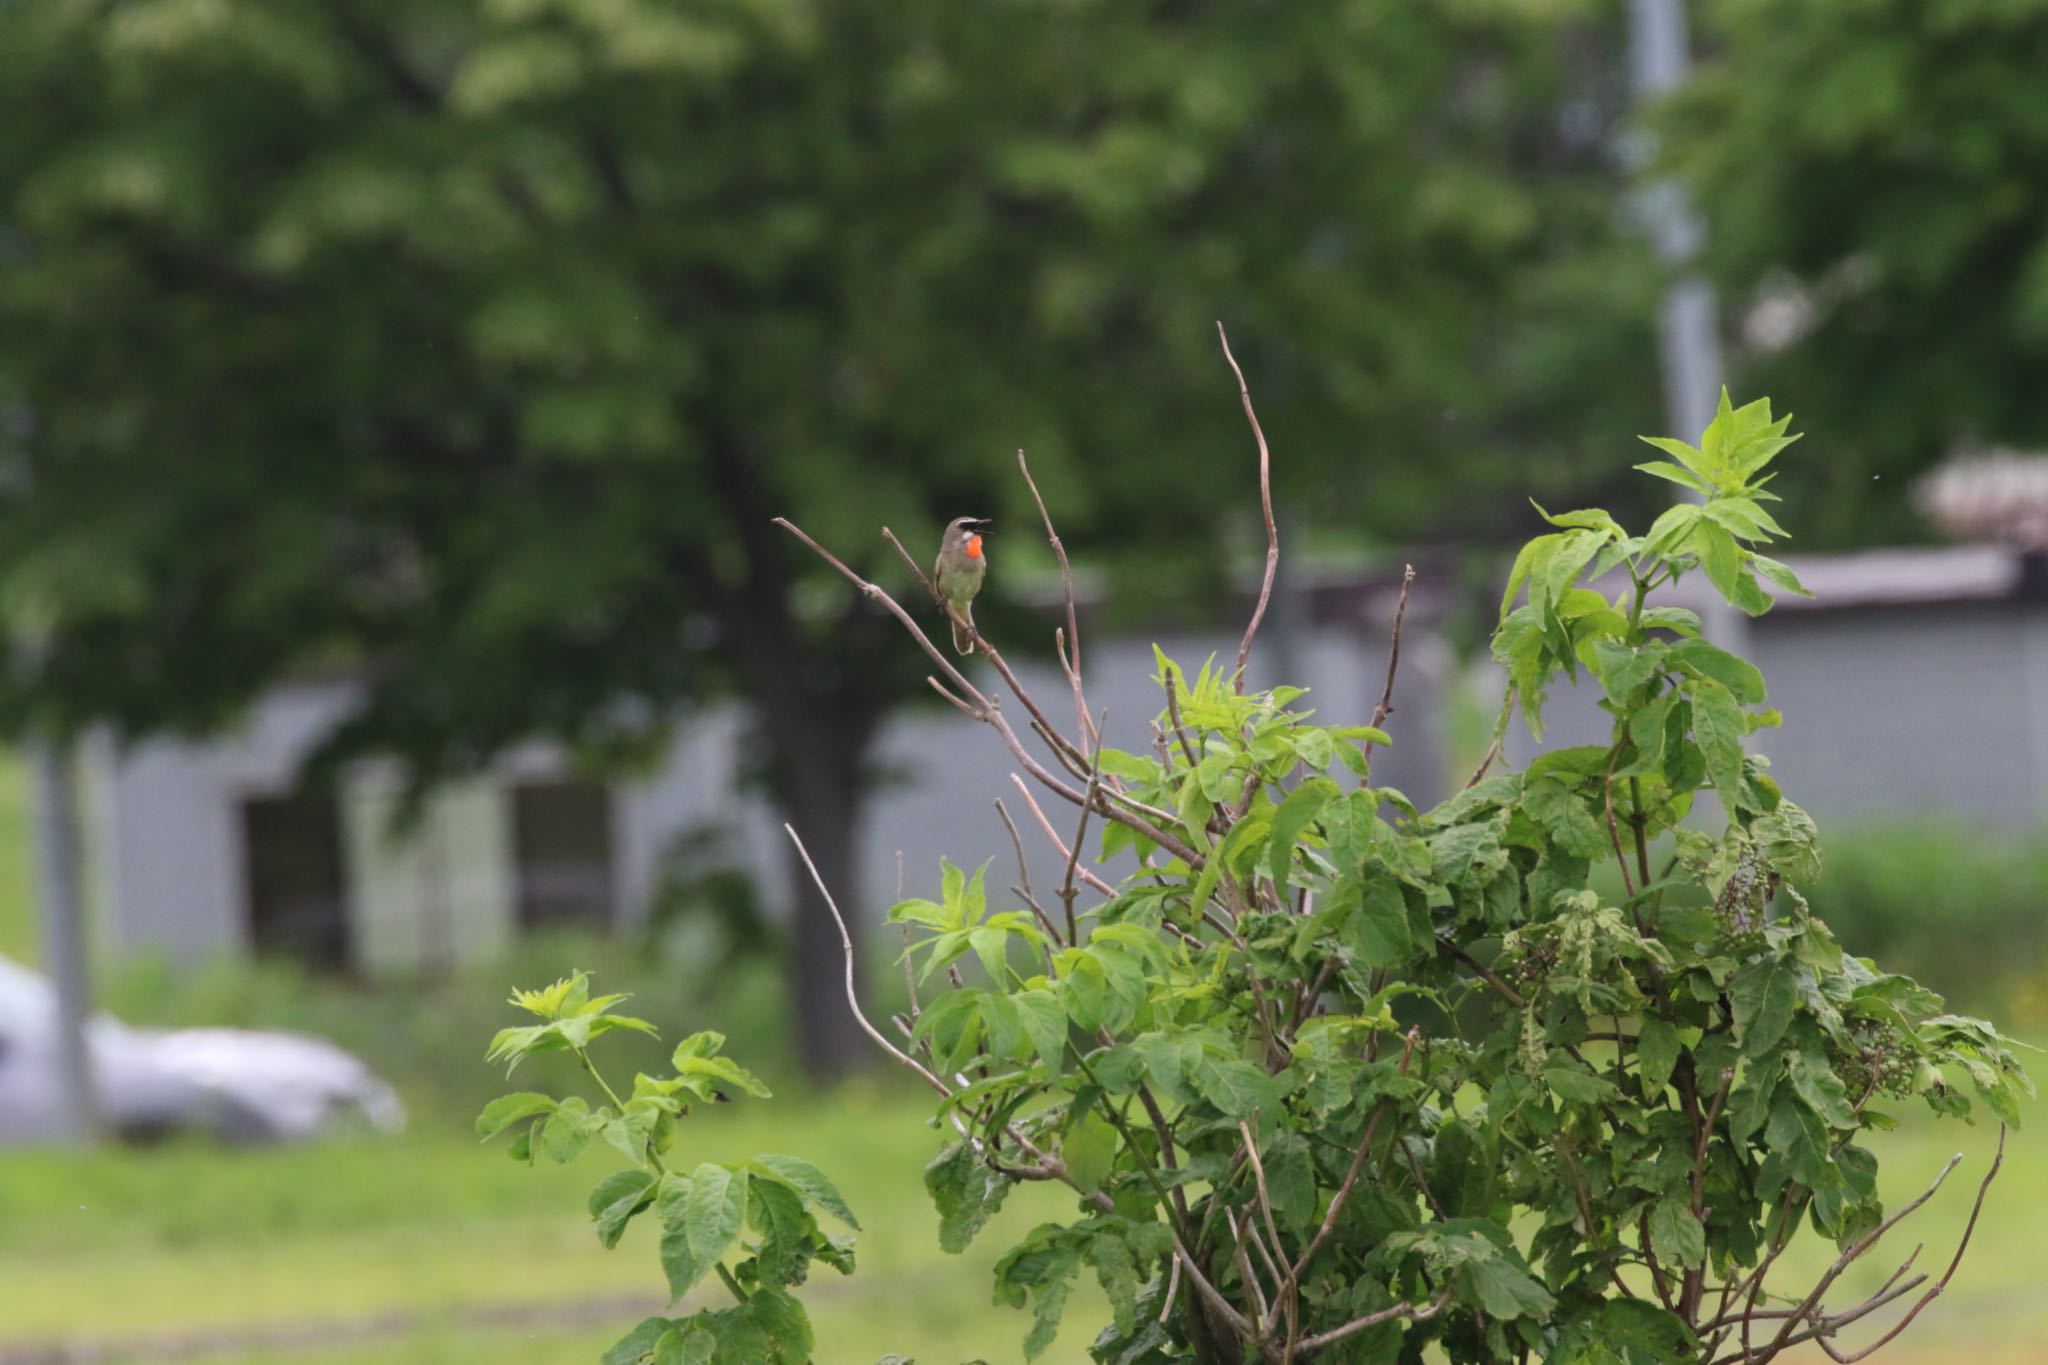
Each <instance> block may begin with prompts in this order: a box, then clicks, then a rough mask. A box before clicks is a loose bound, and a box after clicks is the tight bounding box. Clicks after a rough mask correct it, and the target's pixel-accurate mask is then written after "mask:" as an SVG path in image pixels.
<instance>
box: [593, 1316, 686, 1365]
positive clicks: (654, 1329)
mask: <svg viewBox="0 0 2048 1365" xmlns="http://www.w3.org/2000/svg"><path fill="white" fill-rule="evenodd" d="M664 1333H666V1334H669V1335H673V1334H674V1333H673V1327H672V1324H671V1323H670V1322H669V1320H668V1319H667V1318H647V1319H645V1320H644V1321H642V1322H641V1323H640V1325H639V1326H637V1327H635V1328H634V1329H633V1330H632V1331H630V1332H628V1333H626V1335H624V1336H623V1337H620V1338H619V1339H618V1340H617V1341H616V1342H614V1343H613V1344H612V1347H611V1349H610V1350H608V1351H606V1352H605V1353H604V1359H603V1361H602V1362H601V1365H648V1362H649V1361H651V1360H653V1359H654V1351H655V1346H656V1344H657V1343H658V1342H660V1340H661V1338H662V1336H663V1334H664Z"/></svg>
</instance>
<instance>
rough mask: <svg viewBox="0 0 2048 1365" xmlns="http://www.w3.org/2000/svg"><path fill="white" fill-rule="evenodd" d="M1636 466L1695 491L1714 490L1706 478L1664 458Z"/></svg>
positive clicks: (1644, 438)
mask: <svg viewBox="0 0 2048 1365" xmlns="http://www.w3.org/2000/svg"><path fill="white" fill-rule="evenodd" d="M1639 439H1642V440H1648V439H1649V438H1648V437H1641V438H1639ZM1636 468H1637V469H1640V470H1642V471H1643V473H1645V474H1655V475H1656V476H1657V477H1658V478H1660V479H1669V480H1671V482H1673V483H1676V484H1683V485H1684V486H1685V487H1687V488H1690V489H1691V490H1692V491H1693V492H1695V493H1710V492H1712V491H1713V489H1712V487H1711V486H1710V485H1709V484H1708V483H1707V481H1706V480H1705V479H1702V478H1700V477H1699V476H1698V475H1696V474H1693V473H1690V472H1688V471H1687V470H1684V469H1680V468H1679V467H1678V466H1677V465H1675V464H1668V463H1666V462H1665V461H1663V460H1652V461H1651V462H1650V463H1648V464H1639V465H1637V466H1636Z"/></svg>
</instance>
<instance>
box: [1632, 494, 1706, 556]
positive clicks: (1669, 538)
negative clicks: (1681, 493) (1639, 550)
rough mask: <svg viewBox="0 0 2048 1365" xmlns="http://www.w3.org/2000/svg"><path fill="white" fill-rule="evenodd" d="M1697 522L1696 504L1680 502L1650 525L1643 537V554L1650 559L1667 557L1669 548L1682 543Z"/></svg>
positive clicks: (1698, 508) (1697, 508) (1698, 517)
mask: <svg viewBox="0 0 2048 1365" xmlns="http://www.w3.org/2000/svg"><path fill="white" fill-rule="evenodd" d="M1699 521H1700V506H1699V504H1698V503H1696V502H1682V503H1679V504H1678V505H1677V506H1676V507H1672V508H1669V509H1667V510H1666V511H1665V513H1664V515H1662V516H1660V517H1658V518H1657V519H1656V520H1655V521H1653V522H1651V523H1650V529H1649V531H1648V532H1647V533H1646V534H1645V535H1644V536H1643V553H1644V554H1645V555H1646V556H1648V557H1650V558H1652V559H1658V558H1663V557H1665V556H1667V555H1669V554H1670V552H1671V547H1672V546H1674V545H1677V544H1678V543H1679V542H1681V541H1683V540H1684V539H1685V537H1686V536H1687V535H1689V534H1690V533H1691V532H1692V529H1693V527H1695V526H1697V525H1699Z"/></svg>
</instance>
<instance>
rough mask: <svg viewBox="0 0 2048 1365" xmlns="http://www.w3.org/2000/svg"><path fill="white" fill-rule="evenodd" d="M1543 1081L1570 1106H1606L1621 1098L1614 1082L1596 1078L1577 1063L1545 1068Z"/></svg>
mask: <svg viewBox="0 0 2048 1365" xmlns="http://www.w3.org/2000/svg"><path fill="white" fill-rule="evenodd" d="M1543 1079H1544V1081H1545V1083H1547V1084H1548V1085H1549V1086H1550V1089H1551V1090H1552V1092H1553V1093H1555V1094H1556V1095H1557V1097H1558V1098H1559V1099H1562V1100H1564V1101H1565V1102H1566V1103H1568V1104H1605V1103H1607V1102H1609V1101H1611V1100H1614V1099H1616V1098H1618V1097H1619V1096H1620V1093H1621V1092H1620V1091H1618V1090H1616V1089H1615V1088H1614V1082H1612V1081H1609V1080H1606V1079H1603V1078H1602V1077H1599V1076H1595V1075H1594V1074H1593V1073H1592V1072H1590V1071H1588V1070H1585V1069H1584V1068H1583V1067H1581V1066H1579V1065H1578V1064H1577V1063H1571V1064H1563V1063H1560V1064H1558V1065H1554V1066H1547V1067H1545V1068H1543Z"/></svg>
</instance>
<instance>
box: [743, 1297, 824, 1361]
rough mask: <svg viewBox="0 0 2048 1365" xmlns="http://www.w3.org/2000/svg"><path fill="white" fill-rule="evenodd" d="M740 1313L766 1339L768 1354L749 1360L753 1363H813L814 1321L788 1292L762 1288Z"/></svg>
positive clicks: (748, 1299) (754, 1356)
mask: <svg viewBox="0 0 2048 1365" xmlns="http://www.w3.org/2000/svg"><path fill="white" fill-rule="evenodd" d="M737 1311H738V1312H739V1313H740V1314H741V1315H743V1316H744V1317H745V1318H746V1320H747V1324H748V1325H749V1326H750V1327H752V1328H753V1329H754V1330H755V1331H756V1332H758V1333H759V1334H760V1335H761V1337H763V1338H765V1343H764V1344H765V1345H766V1346H767V1348H768V1354H766V1355H753V1356H750V1357H748V1358H749V1359H750V1360H759V1361H760V1362H761V1365H806V1362H808V1361H809V1360H810V1359H811V1348H812V1346H813V1345H815V1344H816V1343H815V1342H814V1340H813V1339H812V1336H811V1320H810V1318H809V1317H808V1316H806V1315H805V1313H804V1308H803V1305H802V1304H800V1303H798V1302H797V1301H796V1299H795V1298H793V1297H792V1296H791V1295H789V1294H788V1293H787V1292H785V1291H783V1290H781V1289H777V1288H774V1287H772V1286H768V1285H763V1286H762V1287H761V1288H759V1289H756V1290H755V1291H754V1292H753V1293H752V1294H749V1295H748V1296H747V1301H746V1302H745V1303H743V1304H741V1305H740V1306H739V1309H738V1310H737ZM750 1346H751V1343H750ZM753 1349H755V1350H758V1349H759V1348H758V1347H754V1348H753ZM732 1358H733V1359H734V1360H738V1359H739V1358H740V1357H738V1356H736V1355H735V1356H733V1357H732Z"/></svg>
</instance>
